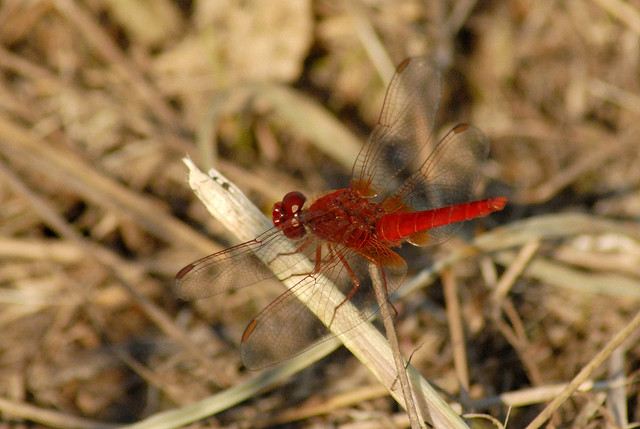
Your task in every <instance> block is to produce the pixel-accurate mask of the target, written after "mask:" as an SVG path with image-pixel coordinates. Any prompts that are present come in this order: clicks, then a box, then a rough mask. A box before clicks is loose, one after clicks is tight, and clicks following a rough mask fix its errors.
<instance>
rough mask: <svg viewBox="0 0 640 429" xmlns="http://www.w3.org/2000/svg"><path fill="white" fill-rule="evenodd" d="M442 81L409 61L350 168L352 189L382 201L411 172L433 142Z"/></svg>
mask: <svg viewBox="0 0 640 429" xmlns="http://www.w3.org/2000/svg"><path fill="white" fill-rule="evenodd" d="M440 92H441V79H440V73H439V71H438V69H437V67H436V66H435V65H434V63H433V62H432V61H431V60H430V59H428V58H426V57H420V58H408V59H406V60H405V61H404V62H402V63H401V64H400V66H398V69H397V70H396V73H395V75H394V76H393V78H392V79H391V83H390V84H389V88H388V89H387V94H386V97H385V100H384V104H383V106H382V112H381V114H380V119H379V121H378V124H377V125H376V127H375V128H374V130H373V132H372V133H371V136H369V139H368V140H367V142H366V143H365V145H364V146H363V148H362V149H361V151H360V154H359V155H358V158H357V159H356V162H355V164H354V166H353V172H352V181H351V188H352V189H354V190H356V191H358V192H359V193H360V194H361V195H365V196H371V195H381V196H382V197H386V196H387V195H388V194H389V193H390V192H391V191H392V190H393V189H396V188H397V187H398V186H399V185H400V183H402V181H403V180H405V179H406V178H407V177H409V176H410V174H411V173H413V172H414V171H416V170H417V169H418V167H419V164H416V162H417V160H418V159H424V158H420V156H419V155H420V152H421V150H424V149H423V148H424V147H425V146H426V145H427V143H428V142H429V141H430V140H431V139H432V135H433V126H434V122H435V117H436V112H437V110H438V103H439V100H440Z"/></svg>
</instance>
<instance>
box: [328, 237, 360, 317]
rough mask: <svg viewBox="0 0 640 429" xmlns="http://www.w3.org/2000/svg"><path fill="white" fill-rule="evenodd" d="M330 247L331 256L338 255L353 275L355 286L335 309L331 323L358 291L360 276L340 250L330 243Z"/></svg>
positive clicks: (350, 274) (350, 275)
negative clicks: (337, 250) (336, 249)
mask: <svg viewBox="0 0 640 429" xmlns="http://www.w3.org/2000/svg"><path fill="white" fill-rule="evenodd" d="M328 247H329V254H330V258H334V257H336V256H337V257H338V258H339V259H340V262H342V264H343V265H344V267H345V269H346V270H347V273H348V274H349V277H351V282H352V283H353V288H352V289H351V291H350V292H349V294H348V295H347V296H346V297H345V298H344V300H342V302H341V303H340V304H338V305H337V306H336V308H335V309H334V310H333V316H331V322H330V323H329V325H331V324H332V323H333V319H335V317H336V313H337V312H338V309H339V308H340V307H342V305H343V304H344V303H346V302H347V301H348V300H350V299H351V297H352V296H353V295H354V294H355V293H356V291H357V290H358V288H360V280H359V279H358V276H356V273H355V272H354V271H353V269H351V267H350V266H349V263H348V262H347V260H346V259H345V257H344V255H343V254H342V253H340V252H336V251H335V249H334V247H333V246H331V245H329V246H328Z"/></svg>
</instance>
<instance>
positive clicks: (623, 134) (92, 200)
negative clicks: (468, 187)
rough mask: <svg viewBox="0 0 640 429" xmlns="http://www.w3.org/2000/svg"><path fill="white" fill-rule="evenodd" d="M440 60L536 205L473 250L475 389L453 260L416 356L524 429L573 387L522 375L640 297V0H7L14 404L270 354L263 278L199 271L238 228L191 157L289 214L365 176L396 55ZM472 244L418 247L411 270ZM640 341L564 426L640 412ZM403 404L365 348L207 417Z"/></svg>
mask: <svg viewBox="0 0 640 429" xmlns="http://www.w3.org/2000/svg"><path fill="white" fill-rule="evenodd" d="M416 55H431V56H433V57H434V58H435V59H436V60H437V61H438V63H439V64H440V65H441V67H442V70H443V81H444V91H443V94H442V99H441V101H440V105H441V108H440V113H439V117H438V124H439V125H440V126H442V127H443V128H447V127H450V126H451V125H453V124H455V123H458V122H470V123H473V124H474V125H475V126H477V127H479V128H480V129H482V130H483V131H484V132H485V134H487V136H488V137H489V138H490V140H491V153H490V156H489V160H488V161H487V163H486V165H485V166H484V172H485V176H486V180H485V182H484V183H483V186H482V187H481V189H479V194H484V195H492V196H498V195H499V196H506V197H508V198H509V204H508V206H507V209H506V210H505V211H503V212H501V213H499V214H496V215H492V216H491V217H489V218H486V219H483V220H482V221H481V222H478V223H475V224H474V225H473V227H474V228H473V229H472V230H471V232H472V234H467V237H466V238H467V239H471V238H472V237H473V235H474V234H475V235H477V234H480V233H481V232H482V231H489V232H487V234H490V233H491V231H492V230H493V229H495V228H497V227H500V226H501V227H502V229H501V230H498V231H503V233H502V235H501V236H500V237H502V238H503V240H504V244H503V248H500V247H501V246H495V250H496V252H493V253H485V252H484V251H478V252H476V254H474V256H470V257H468V258H466V259H464V260H462V261H460V262H459V263H457V264H455V265H454V266H453V267H452V268H451V270H452V271H453V273H454V275H455V278H456V283H457V288H458V292H459V295H458V296H459V298H458V299H459V301H460V305H461V309H462V319H461V322H462V327H463V330H464V332H465V337H466V343H465V344H466V352H467V362H466V366H467V368H468V373H469V378H468V381H467V382H466V384H467V386H466V387H465V388H464V389H462V388H461V387H460V386H461V380H459V372H457V371H456V368H455V365H454V361H453V354H454V352H453V351H452V345H451V340H450V334H449V327H448V323H447V306H446V305H445V300H444V297H443V288H442V285H441V284H440V282H439V281H438V280H436V281H435V282H433V283H431V284H429V285H425V287H424V288H421V289H418V290H417V291H414V292H413V293H412V294H411V295H410V296H409V297H406V298H405V299H404V300H403V301H401V302H398V303H396V308H397V310H398V312H399V315H398V317H397V318H396V326H397V327H398V331H399V335H400V338H401V341H402V347H403V352H404V354H405V355H406V356H408V355H410V354H412V353H413V352H415V353H414V355H413V357H412V361H411V362H412V364H413V365H414V366H415V367H416V368H417V369H418V370H419V371H420V372H421V373H422V374H423V375H424V376H425V377H427V378H428V379H430V380H433V381H434V382H435V383H436V384H437V385H438V386H440V387H441V388H442V389H443V391H445V392H447V396H445V397H446V399H448V400H450V401H460V400H462V399H460V398H459V397H458V395H460V394H461V391H462V390H465V391H467V390H468V392H467V393H466V396H468V397H469V398H470V399H468V402H467V403H466V407H464V411H466V412H470V411H474V412H482V413H487V414H489V415H491V416H493V417H495V418H496V419H498V420H499V421H505V419H506V418H507V416H509V424H508V427H512V428H518V427H524V426H525V424H526V423H527V422H529V421H530V420H531V419H532V418H533V417H534V416H535V415H537V414H538V413H539V412H540V410H541V409H542V408H543V407H544V404H545V401H548V400H550V399H551V398H552V397H553V396H552V394H550V395H551V396H542V397H541V398H539V399H535V400H531V399H528V400H524V399H522V400H516V399H512V400H513V401H514V402H511V403H510V405H511V406H513V408H511V409H509V406H508V405H506V402H505V399H504V398H498V397H497V395H500V394H504V393H507V392H520V393H522V392H529V391H530V389H533V388H538V389H542V390H544V389H545V388H546V387H549V386H551V385H554V384H557V383H565V382H568V381H570V380H571V379H572V378H573V376H575V374H576V373H578V372H579V371H580V369H581V368H583V367H584V366H585V365H586V364H587V363H588V362H589V360H590V359H591V358H592V357H593V356H594V355H595V354H596V353H597V352H598V351H600V350H601V349H602V347H603V346H604V344H606V342H607V341H609V340H610V339H611V338H612V337H614V336H615V335H616V334H617V333H618V332H619V331H620V330H621V329H622V328H623V327H624V326H625V325H626V324H627V323H628V322H629V321H630V320H631V318H632V316H633V315H634V313H635V312H636V311H637V309H638V308H639V307H640V305H639V303H640V226H639V225H638V220H639V219H640V168H639V165H640V146H639V141H638V136H639V135H640V95H639V90H640V70H639V68H640V2H638V1H633V2H627V1H622V0H592V1H588V0H587V1H566V2H560V1H552V0H542V1H537V2H527V1H517V0H513V1H498V2H483V1H480V2H477V1H472V0H461V1H455V2H454V1H445V0H442V1H439V0H423V1H418V0H415V1H414V0H402V1H391V0H371V1H350V2H342V1H336V0H317V1H311V0H269V1H260V0H247V1H233V0H214V1H204V0H192V1H186V0H185V1H172V0H155V1H145V0H129V1H122V0H87V1H73V0H49V1H37V0H33V1H28V2H26V1H11V0H10V1H5V2H2V3H0V208H1V210H0V411H1V413H0V422H3V423H1V425H2V426H3V427H34V426H33V424H31V423H28V422H35V423H34V424H35V425H36V426H40V425H41V426H44V427H67V428H70V427H99V426H100V425H104V424H122V423H132V422H137V421H140V420H143V419H144V418H146V417H148V416H151V415H154V414H155V413H158V412H160V411H164V410H170V409H176V408H179V407H182V406H185V405H188V404H191V403H194V402H196V401H198V400H200V399H203V398H206V397H208V396H210V395H212V394H215V393H218V392H221V391H224V389H226V388H228V387H230V386H234V385H237V384H238V383H241V382H242V381H243V380H247V379H249V378H251V377H255V375H256V374H255V373H252V372H249V371H246V370H245V369H244V368H243V367H242V362H241V360H240V352H239V339H240V335H241V333H242V330H243V329H244V326H245V325H246V323H247V322H248V321H249V320H251V318H252V317H253V316H255V314H257V312H258V311H259V310H260V309H261V308H263V307H264V306H265V305H266V304H268V302H269V298H267V297H265V296H263V294H262V292H261V290H260V288H259V287H256V288H249V289H243V291H242V293H237V294H232V295H230V296H225V297H217V298H214V299H208V300H203V301H197V302H183V301H180V300H178V299H177V297H176V296H175V294H173V293H172V285H173V278H174V276H175V274H176V273H177V272H178V270H179V269H180V268H181V267H183V266H184V265H186V264H187V263H189V262H192V261H193V260H195V259H198V258H200V257H203V256H205V255H207V254H209V253H213V252H215V251H217V250H220V249H223V248H225V247H228V246H230V245H232V244H235V241H234V238H233V236H231V234H229V233H228V232H226V231H225V230H224V229H223V228H222V227H221V225H220V224H219V223H218V222H217V221H215V220H214V219H212V218H211V216H210V215H209V214H208V213H207V212H206V210H205V209H204V207H203V206H202V204H201V203H200V202H199V201H198V200H197V199H196V198H195V196H194V195H193V194H192V192H191V190H190V189H189V187H188V184H187V183H186V168H185V166H184V164H183V163H182V161H181V158H183V157H184V156H185V155H188V156H190V157H191V158H192V159H193V160H194V162H195V163H196V164H198V165H199V166H200V167H201V168H203V169H206V168H209V167H211V166H215V167H216V168H218V169H219V170H220V171H221V172H222V173H223V174H225V175H226V176H227V177H228V178H229V179H230V180H232V181H233V182H234V183H235V184H236V185H237V186H239V187H240V188H241V189H242V190H243V192H245V193H246V194H247V195H248V196H249V197H250V198H251V199H252V201H254V202H255V203H256V205H257V206H259V207H260V208H261V209H263V211H264V212H265V213H269V212H270V210H271V207H272V205H273V203H274V202H276V201H278V200H279V199H281V197H282V195H284V194H285V193H286V192H288V191H290V190H294V189H296V190H301V191H303V192H305V193H307V194H309V195H321V194H322V193H323V192H326V191H327V190H329V189H335V188H338V187H341V186H345V185H346V184H348V179H349V175H350V171H351V165H352V163H353V161H354V160H355V157H356V155H357V153H358V150H359V147H360V145H361V144H362V143H363V142H364V140H365V139H366V137H367V135H368V133H369V131H370V130H371V128H372V127H373V126H374V125H375V123H376V121H377V118H378V115H379V112H380V108H381V105H382V101H383V98H384V93H385V90H386V87H387V84H388V81H389V79H390V77H391V75H392V73H393V70H394V68H395V66H396V65H397V64H398V63H399V62H400V61H402V59H404V58H405V57H407V56H416ZM536 222H540V223H536ZM540 225H544V226H540ZM525 232H526V234H525ZM518 233H522V235H518V239H514V240H512V241H509V238H510V234H511V238H513V237H514V236H515V235H517V234H518ZM464 246H465V244H464V241H463V240H462V239H461V238H458V239H455V240H451V241H450V242H447V243H445V244H444V245H443V246H439V247H437V248H435V249H430V251H427V252H425V251H421V252H419V253H417V255H418V256H415V257H413V258H412V260H411V264H410V275H412V274H415V273H416V272H417V271H419V270H420V269H421V268H424V267H426V266H430V264H431V263H432V261H433V260H438V259H439V258H442V257H444V256H446V255H447V254H449V253H450V252H452V251H456V249H460V248H462V247H464ZM521 249H524V250H523V251H521ZM497 250H500V251H499V252H498V251H497ZM527 252H529V253H527ZM518 255H520V257H521V259H520V261H521V262H522V264H523V266H522V269H521V270H519V271H518V270H517V269H516V272H515V273H514V277H513V278H512V279H511V281H510V282H509V283H508V285H507V290H506V291H505V292H504V293H503V294H502V301H501V302H500V304H496V303H495V300H492V297H495V296H496V294H495V293H494V291H495V287H496V284H498V283H499V281H500V280H503V279H504V277H503V274H504V272H505V270H509V269H510V267H512V266H513V264H514V261H517V260H518V259H517V258H518V257H519V256H518ZM427 286H428V287H427ZM253 289H256V290H253ZM245 291H246V292H245ZM496 311H497V314H498V315H497V316H496ZM639 336H640V333H639V332H637V330H636V332H635V333H634V334H632V336H631V337H630V338H629V339H628V340H627V341H626V342H625V343H624V345H623V347H622V348H620V349H618V351H617V352H616V353H615V354H614V355H613V356H612V357H611V358H610V360H609V361H608V363H607V364H605V365H603V366H602V367H601V368H599V369H598V370H597V371H596V372H595V373H594V374H593V377H592V380H594V381H600V382H602V383H601V384H599V385H598V386H600V387H599V388H598V389H596V390H591V391H587V392H581V393H578V394H576V395H574V397H573V398H572V399H571V400H570V401H568V402H566V403H565V404H564V405H563V407H562V408H561V409H560V410H559V411H558V412H557V413H556V414H554V416H553V418H552V422H553V425H554V427H571V428H573V427H576V428H578V427H580V428H586V427H623V426H624V425H626V424H627V423H628V422H636V423H637V422H638V421H640V407H639V402H640V398H639V394H638V371H639V370H640V345H639V338H638V337H639ZM614 376H617V377H618V379H617V381H618V384H616V385H615V386H617V387H616V388H615V389H609V388H610V387H611V385H609V384H607V380H610V379H611V378H612V377H614ZM462 385H463V386H464V385H465V382H462ZM335 398H341V399H342V400H341V401H333V402H332V401H331V400H332V399H335ZM514 398H515V396H514ZM474 400H476V401H478V400H486V401H485V402H484V403H474V402H473V401H474ZM469 401H470V402H469ZM396 418H398V419H400V420H401V419H402V418H404V413H403V412H402V410H400V409H399V408H398V407H397V405H396V404H395V403H394V402H393V400H392V399H391V398H390V397H389V396H388V395H387V394H386V393H385V392H384V390H381V389H380V388H379V385H378V384H377V382H376V380H375V379H374V378H373V377H372V376H371V374H370V373H369V372H368V370H367V369H366V368H364V367H363V366H362V365H360V364H359V362H358V361H357V360H356V359H355V358H353V357H351V356H350V355H349V354H348V352H346V351H345V350H343V349H341V350H338V351H337V352H336V353H334V354H332V355H330V356H329V357H327V358H326V359H324V360H322V361H321V362H319V363H317V364H315V365H313V366H310V367H309V368H308V369H306V370H304V371H302V372H300V373H298V374H296V375H294V376H293V377H291V378H289V379H287V381H286V382H284V383H279V384H278V385H276V386H271V387H270V388H269V389H268V390H267V391H266V392H264V393H263V394H261V395H258V396H253V397H251V398H249V399H248V400H246V401H244V402H242V403H241V404H239V405H237V406H235V407H232V408H230V409H228V410H225V411H222V412H220V413H218V414H216V415H215V416H212V417H210V418H209V419H207V420H205V421H201V422H199V423H195V424H193V425H192V426H191V427H259V426H275V425H281V426H280V427H356V426H355V424H356V422H357V423H358V424H360V425H362V426H358V427H382V425H384V424H387V423H388V424H389V425H391V424H392V423H393V422H394V421H395V420H394V419H396ZM476 424H477V425H482V424H485V423H482V422H480V421H478V422H476ZM367 425H368V426H367ZM387 427H388V426H387ZM477 427H484V426H477ZM487 427H488V426H487Z"/></svg>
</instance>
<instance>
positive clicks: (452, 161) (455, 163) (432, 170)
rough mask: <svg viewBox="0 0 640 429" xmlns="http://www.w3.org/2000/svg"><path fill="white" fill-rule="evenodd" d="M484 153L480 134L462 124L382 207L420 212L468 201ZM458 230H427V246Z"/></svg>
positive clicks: (455, 227)
mask: <svg viewBox="0 0 640 429" xmlns="http://www.w3.org/2000/svg"><path fill="white" fill-rule="evenodd" d="M488 152H489V139H488V138H487V137H486V136H485V135H484V134H483V133H482V131H480V130H479V129H477V128H475V127H473V126H470V125H466V124H462V125H458V126H456V127H454V128H453V129H452V130H451V131H449V132H448V133H447V134H446V135H445V137H444V138H443V139H442V140H440V142H439V143H438V144H437V145H436V146H435V147H434V148H433V151H432V152H431V153H430V154H429V155H428V157H427V159H426V161H425V162H424V164H422V166H421V167H420V169H419V171H417V172H416V173H415V174H413V175H412V176H411V177H410V178H408V179H407V180H406V181H405V182H404V183H403V184H402V186H401V187H400V188H399V189H398V190H397V192H396V193H395V194H394V195H393V196H392V197H390V198H389V199H388V200H387V201H385V202H383V206H385V205H388V206H390V207H393V206H397V205H398V204H400V202H401V204H405V205H408V206H410V207H411V208H412V209H413V211H422V210H431V209H436V208H440V207H447V206H452V205H455V204H461V203H466V202H470V201H472V200H473V197H474V195H473V192H474V189H475V187H476V185H477V183H478V180H479V178H480V172H481V167H482V163H483V162H484V160H485V159H486V157H487V154H488ZM459 227H460V223H456V224H451V225H445V226H441V227H437V228H432V229H430V230H428V231H427V233H428V235H429V240H428V244H438V243H441V242H443V241H445V240H447V239H448V238H449V237H451V235H452V234H454V233H455V232H456V231H457V230H458V228H459Z"/></svg>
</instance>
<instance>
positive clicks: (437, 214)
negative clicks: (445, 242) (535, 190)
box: [376, 197, 507, 242]
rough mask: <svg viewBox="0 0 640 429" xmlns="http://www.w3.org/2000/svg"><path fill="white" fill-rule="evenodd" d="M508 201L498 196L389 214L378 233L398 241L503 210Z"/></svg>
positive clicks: (380, 222)
mask: <svg viewBox="0 0 640 429" xmlns="http://www.w3.org/2000/svg"><path fill="white" fill-rule="evenodd" d="M506 203H507V199H506V198H503V197H498V198H489V199H486V200H480V201H474V202H472V203H462V204H456V205H455V206H447V207H442V208H439V209H433V210H425V211H421V212H412V213H398V214H388V215H385V216H383V217H382V219H380V221H379V222H378V224H377V225H376V235H377V236H378V238H379V239H380V240H382V241H387V242H398V241H402V240H404V239H406V238H407V237H409V236H410V235H412V234H415V233H417V232H421V231H426V230H427V229H431V228H435V227H438V226H443V225H449V224H452V223H455V222H461V221H463V220H469V219H473V218H476V217H482V216H486V215H488V214H489V213H492V212H495V211H498V210H502V209H503V208H504V205H505V204H506Z"/></svg>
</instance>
